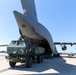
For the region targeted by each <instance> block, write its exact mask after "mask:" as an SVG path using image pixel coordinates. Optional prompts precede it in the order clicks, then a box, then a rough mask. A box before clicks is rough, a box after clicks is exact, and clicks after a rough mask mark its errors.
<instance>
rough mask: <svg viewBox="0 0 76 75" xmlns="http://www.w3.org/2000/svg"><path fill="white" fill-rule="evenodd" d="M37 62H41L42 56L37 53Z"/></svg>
mask: <svg viewBox="0 0 76 75" xmlns="http://www.w3.org/2000/svg"><path fill="white" fill-rule="evenodd" d="M37 62H38V63H41V62H42V57H41V55H38V56H37Z"/></svg>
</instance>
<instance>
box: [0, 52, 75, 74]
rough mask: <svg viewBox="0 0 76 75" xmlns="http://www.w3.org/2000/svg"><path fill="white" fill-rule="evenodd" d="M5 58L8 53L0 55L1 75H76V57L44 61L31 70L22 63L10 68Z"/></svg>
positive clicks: (34, 65) (63, 56)
mask: <svg viewBox="0 0 76 75" xmlns="http://www.w3.org/2000/svg"><path fill="white" fill-rule="evenodd" d="M5 56H7V54H6V53H0V75H76V55H75V56H74V57H68V56H67V55H61V57H59V58H53V59H44V62H43V63H40V64H38V63H33V65H32V67H31V68H26V66H25V64H21V63H17V65H16V67H14V68H10V66H9V63H8V61H7V60H6V59H5Z"/></svg>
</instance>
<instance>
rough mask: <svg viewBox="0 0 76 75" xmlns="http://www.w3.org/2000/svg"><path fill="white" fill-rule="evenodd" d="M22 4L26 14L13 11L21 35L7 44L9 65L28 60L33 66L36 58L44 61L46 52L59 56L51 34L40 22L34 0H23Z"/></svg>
mask: <svg viewBox="0 0 76 75" xmlns="http://www.w3.org/2000/svg"><path fill="white" fill-rule="evenodd" d="M21 4H22V8H23V12H24V14H22V13H20V12H18V11H13V13H14V16H15V18H16V21H17V24H18V27H19V32H20V35H21V37H20V39H19V40H17V41H11V43H10V44H9V45H8V46H7V53H8V55H9V56H7V57H6V58H7V59H9V65H10V66H11V67H14V66H15V64H16V63H17V62H21V63H25V62H26V67H31V66H32V62H33V61H34V60H35V61H37V62H39V63H41V62H43V58H44V55H46V54H50V55H51V53H54V55H55V56H58V52H57V50H56V47H55V44H54V42H53V39H52V36H51V34H50V33H49V31H48V30H47V29H46V28H45V27H44V26H43V25H42V24H41V23H39V22H38V19H37V14H36V9H35V3H34V0H21Z"/></svg>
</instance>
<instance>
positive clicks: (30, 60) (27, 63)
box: [26, 57, 33, 68]
mask: <svg viewBox="0 0 76 75" xmlns="http://www.w3.org/2000/svg"><path fill="white" fill-rule="evenodd" d="M32 62H33V60H32V57H30V58H29V60H28V61H27V62H26V67H27V68H31V67H32Z"/></svg>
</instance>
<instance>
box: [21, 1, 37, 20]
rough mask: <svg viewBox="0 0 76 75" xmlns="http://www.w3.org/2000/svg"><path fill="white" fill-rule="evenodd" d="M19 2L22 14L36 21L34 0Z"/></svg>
mask: <svg viewBox="0 0 76 75" xmlns="http://www.w3.org/2000/svg"><path fill="white" fill-rule="evenodd" d="M21 4H22V8H23V12H24V14H25V15H27V16H29V17H31V18H33V19H34V20H36V21H37V14H36V9H35V2H34V0H21Z"/></svg>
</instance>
